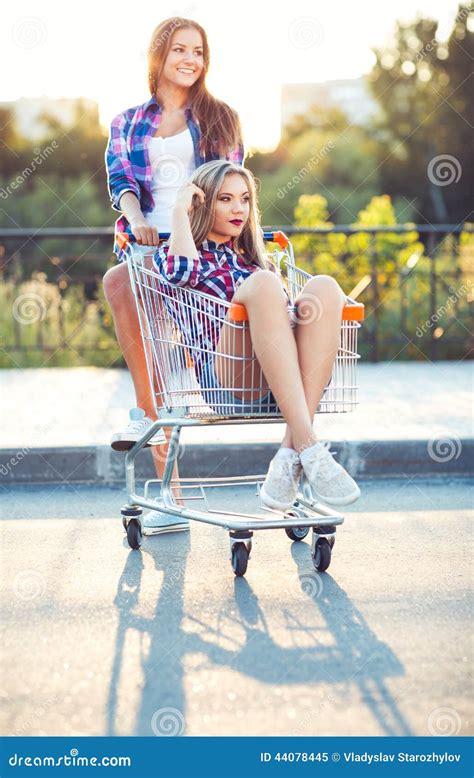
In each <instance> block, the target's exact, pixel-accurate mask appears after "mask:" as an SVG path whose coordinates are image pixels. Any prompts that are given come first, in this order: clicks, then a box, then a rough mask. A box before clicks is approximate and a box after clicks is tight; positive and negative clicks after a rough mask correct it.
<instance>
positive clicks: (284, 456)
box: [260, 448, 301, 511]
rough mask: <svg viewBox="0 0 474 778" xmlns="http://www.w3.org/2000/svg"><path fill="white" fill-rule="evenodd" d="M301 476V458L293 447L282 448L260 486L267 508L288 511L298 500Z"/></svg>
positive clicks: (261, 495)
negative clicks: (297, 494)
mask: <svg viewBox="0 0 474 778" xmlns="http://www.w3.org/2000/svg"><path fill="white" fill-rule="evenodd" d="M300 476H301V463H300V458H299V456H298V454H297V452H296V451H294V450H293V449H292V448H280V449H279V450H278V451H277V453H276V454H275V456H274V457H273V459H272V461H271V462H270V467H269V468H268V473H267V477H266V478H265V481H264V482H263V484H262V486H261V487H260V497H261V499H262V502H263V503H264V505H266V506H267V508H275V509H276V510H280V511H286V510H287V509H288V508H291V506H292V505H293V503H294V501H295V500H296V493H297V491H298V484H299V480H300Z"/></svg>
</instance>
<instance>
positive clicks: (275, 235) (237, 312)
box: [116, 230, 365, 321]
mask: <svg viewBox="0 0 474 778" xmlns="http://www.w3.org/2000/svg"><path fill="white" fill-rule="evenodd" d="M169 236H170V233H169V232H160V238H163V239H164V240H167V239H168V238H169ZM263 239H264V240H266V241H268V242H272V243H278V245H279V246H280V248H282V249H285V248H286V247H287V246H288V244H289V242H290V241H289V240H288V238H287V236H286V235H285V233H284V232H281V231H280V230H276V231H275V232H264V233H263ZM116 241H117V244H118V246H119V247H120V248H121V249H122V250H125V249H126V248H127V246H128V245H129V244H130V243H134V242H135V237H134V236H133V235H131V234H129V233H128V232H118V233H117V236H116ZM347 299H348V302H347V304H346V305H345V306H344V308H343V309H342V321H364V316H365V307H364V305H363V304H362V303H357V302H355V300H351V299H350V298H347ZM229 317H230V319H231V321H248V314H247V311H246V309H245V306H244V305H242V304H241V303H231V305H230V309H229Z"/></svg>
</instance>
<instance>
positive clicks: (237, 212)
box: [208, 173, 250, 243]
mask: <svg viewBox="0 0 474 778" xmlns="http://www.w3.org/2000/svg"><path fill="white" fill-rule="evenodd" d="M249 213H250V193H249V189H248V185H247V182H246V180H245V178H244V177H243V176H241V175H239V173H229V174H228V175H226V176H225V178H224V181H223V184H222V186H221V188H220V190H219V194H218V195H217V199H216V204H215V209H214V221H213V224H212V228H211V231H210V232H209V234H208V238H209V239H210V240H214V241H215V242H216V243H224V242H225V241H226V240H229V239H230V238H237V237H238V236H239V235H240V234H241V232H242V230H243V228H244V227H245V224H246V223H247V221H248V218H249Z"/></svg>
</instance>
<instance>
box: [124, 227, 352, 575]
mask: <svg viewBox="0 0 474 778" xmlns="http://www.w3.org/2000/svg"><path fill="white" fill-rule="evenodd" d="M164 237H167V236H164ZM264 238H265V240H266V241H269V242H273V243H275V244H276V245H277V248H276V249H275V251H274V252H273V256H272V259H273V262H274V263H275V265H276V266H277V268H278V269H279V271H280V272H281V273H282V276H283V278H285V279H286V286H287V289H288V293H289V296H290V298H291V300H294V299H295V297H296V295H297V294H298V292H299V291H300V290H301V289H302V287H303V286H304V284H305V283H306V281H307V280H308V279H309V278H311V276H310V274H309V273H306V272H305V271H304V270H302V269H300V268H298V267H297V266H296V264H295V261H294V255H293V249H292V246H291V243H290V241H289V240H288V238H287V237H286V236H285V235H284V233H281V232H271V233H264ZM119 244H120V245H121V248H122V249H123V250H124V252H125V254H126V261H127V264H128V269H129V274H130V282H131V285H132V290H133V294H134V298H135V303H136V306H137V311H138V318H139V322H140V330H141V334H142V339H143V344H144V349H145V355H146V359H147V367H148V376H149V380H150V386H151V387H152V389H153V397H154V404H155V410H156V413H157V417H158V418H157V420H156V421H155V422H153V424H152V425H151V426H150V427H149V428H148V429H147V431H146V433H145V434H144V435H143V436H142V437H141V438H140V439H139V440H138V441H137V442H136V443H135V444H134V446H133V447H132V448H131V449H130V450H129V451H128V452H127V454H126V457H125V477H126V488H127V494H128V501H127V503H126V504H125V505H124V506H123V508H122V523H123V526H124V528H125V530H126V532H127V539H128V543H129V545H130V547H131V548H132V549H138V548H139V547H140V545H141V543H142V524H141V518H142V513H143V510H142V509H143V508H146V509H150V510H159V511H161V512H162V513H167V514H170V515H172V516H178V517H180V518H185V519H189V520H191V521H197V522H204V523H207V524H212V525H215V526H218V527H222V528H224V529H225V530H226V531H227V532H228V533H229V540H230V556H231V562H232V568H233V570H234V573H235V574H236V575H237V576H240V575H244V574H245V572H246V569H247V564H248V559H249V557H250V551H251V548H252V536H253V533H254V532H255V531H260V530H269V529H284V530H285V531H286V534H287V535H288V536H289V537H290V539H291V540H294V541H299V540H302V539H303V538H305V537H306V535H307V534H308V532H309V530H310V529H312V540H311V557H312V560H313V564H314V567H315V569H316V570H318V571H319V572H322V571H323V570H326V569H327V567H328V566H329V564H330V561H331V552H332V549H333V546H334V542H335V536H336V527H337V526H340V525H341V524H343V522H344V516H343V515H342V514H341V513H339V512H337V511H334V510H332V509H331V508H328V507H327V506H325V505H322V504H321V503H320V502H319V501H318V500H316V499H315V498H314V496H313V494H312V491H311V488H310V486H309V484H308V482H307V481H306V480H305V479H304V478H303V479H302V481H301V483H300V488H299V491H298V495H297V500H296V502H295V503H294V505H293V506H292V508H291V510H289V511H287V512H286V513H285V514H282V513H281V512H279V511H275V510H271V509H269V508H267V507H266V506H265V505H263V503H262V502H261V500H260V485H261V483H262V481H263V479H264V477H265V476H264V475H253V476H235V477H232V478H212V477H209V478H182V479H180V481H179V483H177V482H175V481H174V480H173V478H172V473H173V469H174V465H175V463H176V461H177V458H178V453H179V441H180V435H181V431H182V429H183V428H186V427H196V426H206V427H208V426H210V425H216V424H217V425H219V424H225V425H229V424H231V425H235V424H237V425H238V424H249V423H252V424H262V423H267V424H271V423H281V422H282V421H283V417H282V416H281V414H280V413H279V411H278V409H277V410H276V411H275V409H274V408H272V407H271V406H270V404H267V406H265V402H263V403H262V406H261V409H260V408H259V410H258V412H255V411H253V410H252V409H251V410H250V411H249V408H248V407H244V408H243V409H242V408H241V407H229V403H225V405H222V406H221V405H220V403H219V396H218V394H216V393H214V394H213V393H212V391H211V390H210V389H209V388H207V387H206V386H204V385H200V384H199V383H198V381H197V374H198V371H197V368H196V365H197V362H198V358H201V360H203V359H204V358H206V359H207V358H209V355H210V354H211V353H212V348H209V345H208V344H207V345H206V344H205V345H204V346H202V344H198V346H196V345H195V342H194V341H193V342H191V341H189V340H186V338H185V337H184V335H183V331H184V329H185V326H184V325H187V326H188V327H191V328H193V327H194V328H195V331H197V329H199V328H201V329H202V327H203V326H209V322H211V327H212V326H213V325H212V321H214V323H215V326H219V327H222V326H223V321H224V320H225V323H226V325H228V326H230V327H232V328H233V330H232V333H234V332H235V336H236V337H237V333H238V332H240V333H241V332H242V330H243V329H244V328H246V327H248V320H247V317H246V312H245V308H244V307H243V306H242V305H238V304H237V305H236V304H232V303H225V302H223V301H222V300H220V299H219V300H217V298H212V297H211V296H209V295H206V294H203V293H201V292H197V291H195V290H193V289H189V288H183V287H177V286H175V285H173V284H170V283H168V282H165V281H164V280H163V279H162V278H161V277H160V275H159V274H158V272H157V271H156V270H154V269H152V268H149V267H146V266H145V263H144V261H143V258H142V256H141V255H139V252H136V251H135V250H134V245H133V242H132V240H131V237H130V236H129V235H126V234H125V233H122V234H120V236H119ZM183 312H184V313H183ZM183 316H184V324H183ZM180 317H181V321H180ZM363 318H364V306H363V305H362V304H361V303H356V302H355V301H354V300H351V299H349V298H347V303H346V306H345V308H344V312H343V321H342V326H341V345H340V348H339V352H338V355H337V358H336V361H335V364H334V369H333V374H332V379H331V382H330V384H329V385H328V387H327V388H326V391H325V393H324V395H323V398H322V400H321V403H320V406H319V408H318V412H319V413H342V412H348V411H352V410H354V408H355V407H356V405H357V385H356V364H357V360H358V359H359V355H358V354H357V331H358V329H359V327H360V323H361V321H362V320H363ZM204 320H205V322H206V323H207V324H205V325H203V322H204ZM203 351H206V352H207V353H206V354H203ZM198 352H200V353H198ZM214 353H215V352H214ZM255 363H256V359H255V354H254V353H253V350H252V352H251V353H245V354H244V356H243V359H242V360H240V363H238V361H236V362H235V363H234V362H232V363H231V364H232V368H231V369H232V370H235V371H237V370H239V375H242V371H243V370H245V369H249V368H250V369H252V377H254V371H253V368H254V364H255ZM235 375H237V373H235ZM232 377H235V376H234V375H233V376H232ZM157 378H158V383H157ZM229 378H230V377H229ZM263 380H264V379H263ZM203 381H204V379H203V378H201V382H203ZM224 386H225V387H227V383H226V384H225V385H224ZM234 386H235V381H231V380H229V385H228V387H227V388H230V387H234ZM245 387H246V390H247V389H248V383H246V384H245ZM251 390H252V397H253V396H254V393H255V392H257V393H258V395H259V396H260V395H263V393H264V391H265V387H264V385H263V383H262V377H261V376H260V377H259V380H258V381H256V382H255V383H254V381H252V385H251ZM203 395H204V396H205V397H206V398H207V401H209V398H210V401H212V404H211V405H210V404H208V402H207V401H206V400H205V399H204V396H203ZM159 429H163V430H164V431H167V432H169V448H168V454H167V458H166V462H165V467H164V473H163V478H162V480H161V481H160V480H159V479H149V480H148V481H146V483H145V486H144V491H143V494H139V493H138V491H137V486H136V476H135V460H136V457H137V455H138V453H139V452H140V451H141V450H142V449H143V448H144V447H145V446H146V445H147V443H148V441H149V440H150V439H151V438H152V437H153V436H154V435H155V434H156V433H157V432H158V430H159ZM155 485H158V486H159V489H160V499H159V500H157V499H154V498H152V497H151V496H150V490H151V488H152V487H153V488H155ZM252 485H253V486H254V487H255V497H256V502H257V506H258V510H259V511H260V513H257V512H252V513H234V512H231V511H227V510H216V509H214V508H211V507H210V505H209V499H208V491H210V490H217V489H226V488H229V487H232V488H234V487H249V486H252ZM178 486H179V488H180V491H181V494H182V502H184V505H182V504H179V503H178V502H177V500H176V497H175V495H174V492H173V489H174V488H178ZM193 492H194V494H193ZM196 492H197V494H196ZM191 501H201V502H203V503H204V510H196V509H193V508H190V507H188V506H187V504H186V503H188V502H191ZM262 512H263V513H264V515H265V516H266V517H265V518H263V517H262Z"/></svg>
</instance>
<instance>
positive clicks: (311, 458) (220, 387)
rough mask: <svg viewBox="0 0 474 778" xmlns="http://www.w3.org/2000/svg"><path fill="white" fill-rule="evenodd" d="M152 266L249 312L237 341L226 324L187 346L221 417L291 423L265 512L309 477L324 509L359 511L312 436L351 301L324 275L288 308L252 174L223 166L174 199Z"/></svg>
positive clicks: (355, 493)
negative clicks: (277, 415) (245, 366)
mask: <svg viewBox="0 0 474 778" xmlns="http://www.w3.org/2000/svg"><path fill="white" fill-rule="evenodd" d="M154 263H155V265H156V267H157V270H158V273H159V274H160V276H161V277H162V278H164V279H165V280H166V281H168V282H171V283H172V284H176V285H179V286H182V287H189V288H190V289H194V290H196V291H199V292H204V293H206V294H208V295H212V296H214V297H216V298H220V299H222V300H226V301H228V302H230V301H232V302H233V303H240V304H242V305H243V306H245V309H246V311H247V315H248V321H249V327H248V328H247V329H242V330H241V335H240V337H235V333H234V336H233V337H232V334H231V331H230V327H229V326H228V325H227V323H226V322H225V320H223V321H221V326H220V327H216V326H215V324H214V326H212V327H207V328H206V326H205V322H204V323H202V322H201V326H199V327H191V329H190V330H188V331H187V332H184V333H183V337H184V339H185V341H186V343H188V344H191V346H193V347H194V348H193V360H194V368H195V370H196V373H197V376H198V379H199V381H200V383H201V387H205V389H206V392H207V394H209V393H210V392H211V394H212V397H213V398H214V400H215V398H216V397H217V398H218V404H219V405H220V406H221V407H222V404H224V405H227V406H228V407H230V408H234V409H238V412H239V413H242V412H244V413H249V414H255V415H258V414H259V412H262V411H263V412H268V410H269V409H273V410H274V411H275V410H276V408H277V407H278V408H279V409H280V412H281V414H282V415H283V417H284V419H285V421H286V431H285V434H284V437H283V440H282V442H281V446H280V449H279V450H278V452H277V454H276V455H275V457H274V458H273V460H272V461H271V463H270V467H269V471H268V474H267V476H266V478H265V481H264V483H263V485H262V488H261V498H262V501H263V502H264V503H265V505H267V506H268V507H269V508H274V509H277V510H281V511H285V510H287V509H289V508H290V507H291V506H292V505H293V503H294V501H295V499H296V494H297V488H298V483H299V480H300V477H301V475H302V473H303V472H304V474H305V476H306V478H307V480H308V481H309V484H310V486H311V488H312V491H313V494H314V496H315V497H317V498H318V499H320V500H321V501H322V502H324V503H327V504H328V505H338V506H339V505H348V504H349V503H351V502H354V501H355V500H356V499H357V498H358V497H359V496H360V490H359V487H358V486H357V484H356V483H355V481H354V480H353V479H352V478H351V476H350V475H349V474H348V473H347V472H346V470H345V469H344V468H343V467H342V466H341V465H340V464H338V463H337V462H336V461H335V460H334V459H333V457H332V455H331V453H330V451H329V443H328V442H327V441H326V442H323V441H321V440H319V438H318V436H317V430H316V431H314V430H313V419H314V415H315V412H316V409H317V407H318V404H319V401H320V400H321V397H322V395H323V393H324V390H325V388H326V386H327V384H328V382H329V381H330V379H331V374H332V369H333V365H334V361H335V359H336V355H337V351H338V348H339V343H340V332H341V319H342V309H343V307H344V303H345V295H344V293H343V292H342V290H341V288H340V287H339V285H338V284H337V282H336V281H335V280H334V279H333V278H331V277H329V276H325V275H318V276H314V277H313V278H311V279H310V280H309V281H308V282H307V283H306V285H305V286H304V288H303V289H302V291H301V293H300V294H299V295H298V297H297V298H296V300H295V305H294V306H293V304H291V303H290V301H289V297H288V294H287V292H286V289H285V286H284V284H283V281H282V278H281V277H280V275H279V273H278V272H277V271H276V268H275V267H274V266H273V265H272V263H271V262H270V261H269V260H268V258H267V255H266V251H265V246H264V242H263V237H262V231H261V227H260V222H259V213H258V207H257V198H256V190H255V182H254V179H253V176H252V174H251V173H250V172H249V171H248V170H245V169H244V168H241V167H240V166H238V165H236V164H234V163H232V162H228V161H223V160H216V161H213V162H208V163H206V164H204V165H202V166H201V167H199V168H198V169H197V170H196V171H195V173H194V174H193V176H192V183H189V184H188V185H186V186H185V187H183V189H182V190H181V191H180V192H179V194H178V197H177V201H176V204H175V207H174V209H173V213H172V221H171V236H170V240H169V243H168V244H164V245H162V246H161V247H160V248H159V249H158V251H157V252H156V253H155V255H154ZM292 313H293V316H292ZM315 313H316V314H317V315H315ZM295 314H296V315H295ZM175 318H179V314H175ZM178 324H179V325H180V326H181V328H182V326H183V325H182V322H181V324H180V322H179V320H178ZM248 341H250V342H248ZM252 348H253V352H254V354H255V358H256V361H257V362H256V368H255V364H253V366H252V370H251V371H250V372H251V375H250V374H249V371H248V370H247V371H245V370H244V372H243V376H242V375H241V374H239V375H237V371H236V370H235V368H234V366H235V364H237V363H239V358H240V364H242V359H243V360H244V361H245V358H246V356H247V355H248V354H249V353H250V351H251V349H252ZM194 355H200V359H199V357H198V358H196V357H195V356H194ZM236 358H237V359H236ZM255 369H256V370H257V371H258V373H259V375H257V376H255ZM247 374H248V375H247ZM242 381H244V383H242ZM245 381H247V383H245ZM255 386H258V388H259V390H258V391H259V394H256V391H255ZM245 390H247V391H245ZM205 396H206V395H205Z"/></svg>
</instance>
